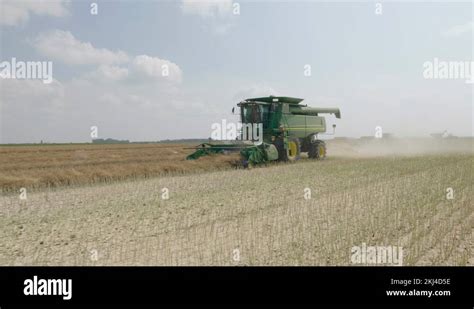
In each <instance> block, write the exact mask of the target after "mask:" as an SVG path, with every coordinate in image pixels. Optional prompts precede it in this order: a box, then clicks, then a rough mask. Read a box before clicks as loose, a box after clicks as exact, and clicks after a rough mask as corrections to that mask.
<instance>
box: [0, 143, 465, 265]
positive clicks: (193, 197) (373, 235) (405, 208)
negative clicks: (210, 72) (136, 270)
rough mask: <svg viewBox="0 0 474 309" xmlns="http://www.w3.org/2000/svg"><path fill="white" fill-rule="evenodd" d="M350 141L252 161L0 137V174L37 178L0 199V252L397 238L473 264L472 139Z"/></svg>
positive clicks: (127, 255)
mask: <svg viewBox="0 0 474 309" xmlns="http://www.w3.org/2000/svg"><path fill="white" fill-rule="evenodd" d="M463 143H464V142H463ZM359 146H360V147H359V148H355V147H353V145H352V146H351V145H348V144H347V143H345V142H336V141H335V142H333V143H330V144H329V151H328V152H329V157H328V158H327V159H326V160H323V161H311V160H308V159H304V160H301V161H300V162H296V163H289V164H271V165H269V166H266V167H262V168H254V169H251V170H246V169H235V168H232V167H231V166H230V165H229V162H228V160H230V159H231V157H226V156H222V157H217V156H215V157H209V158H201V159H200V160H198V161H191V162H189V161H188V162H186V161H183V157H184V156H183V155H186V154H188V153H189V151H184V150H181V149H180V148H179V147H171V146H163V145H160V146H156V145H149V146H148V145H147V146H143V145H141V146H138V145H137V146H133V147H137V148H136V149H130V148H129V146H127V147H123V145H113V146H96V145H94V146H92V145H91V146H90V147H89V146H88V147H85V148H84V149H81V150H79V149H77V148H75V146H61V147H58V148H56V151H51V152H50V153H47V154H45V153H43V152H41V151H44V152H48V151H50V149H46V148H47V147H48V146H44V147H38V148H35V147H27V148H25V149H26V151H24V150H22V149H20V150H19V148H20V147H17V148H16V149H15V147H12V148H9V149H7V150H5V149H6V148H3V147H2V150H1V151H2V157H1V160H2V163H1V166H2V170H1V172H2V174H1V178H0V179H1V180H2V184H7V185H6V186H7V187H8V188H12V182H11V179H13V177H16V179H17V182H16V183H14V184H15V186H22V187H26V186H28V185H24V181H25V180H28V181H30V182H29V184H31V185H33V186H34V187H35V186H36V188H35V189H34V190H27V191H26V197H25V198H20V196H19V192H16V191H15V190H13V191H11V190H10V191H8V192H4V193H3V195H2V197H1V199H0V227H1V230H2V231H1V233H0V235H1V236H0V238H1V241H0V265H353V264H352V261H351V248H353V247H354V246H361V244H367V245H368V246H396V247H401V248H403V265H474V256H473V250H474V230H473V226H474V204H473V195H474V193H473V192H474V191H473V183H474V182H473V173H472V171H473V167H474V156H473V153H472V150H471V149H472V142H471V141H468V142H467V146H466V145H464V146H462V147H460V148H458V149H457V150H456V151H455V150H452V151H448V152H446V153H442V151H432V150H433V149H430V151H431V152H432V153H420V152H419V151H414V152H413V151H409V152H406V153H393V152H391V151H389V150H390V149H391V148H390V147H388V146H387V145H385V146H387V147H384V148H383V149H384V150H385V151H388V153H391V154H390V155H387V153H385V152H383V154H382V155H380V153H382V152H379V155H377V153H376V152H375V148H374V147H372V146H373V145H372V146H370V145H365V146H364V147H362V146H361V145H359ZM445 146H446V145H442V146H441V147H438V146H436V149H438V150H443V149H445ZM51 147H56V146H51ZM133 147H132V148H133ZM140 147H141V148H140ZM400 148H403V147H399V145H396V146H395V147H394V149H400ZM104 149H107V151H105V150H104ZM403 149H406V148H403ZM412 149H415V148H412ZM451 149H452V148H451ZM379 150H380V149H379ZM15 151H17V152H16V153H15ZM175 152H177V153H175ZM5 154H6V155H5ZM139 154H141V155H139ZM331 154H332V156H331ZM6 156H9V157H10V158H13V160H6V159H5V158H6ZM26 158H29V159H28V160H26ZM25 160H26V161H25ZM81 162H82V163H84V164H83V165H81ZM22 164H25V166H29V167H24V166H22ZM167 164H171V165H167ZM172 164H175V165H174V167H173V168H171V167H170V166H173V165H172ZM4 166H7V167H9V169H6V170H5V169H3V167H4ZM15 166H16V168H17V170H18V171H17V172H13V171H15V168H14V167H15ZM42 167H44V169H42ZM220 168H222V170H216V169H220ZM62 169H65V171H62ZM130 169H131V171H130ZM193 169H194V171H196V172H192V173H191V172H189V173H188V172H187V171H191V170H193ZM96 170H97V171H98V172H97V173H99V174H95V173H96V172H95V171H96ZM55 171H58V173H59V174H60V176H57V175H55ZM143 171H146V173H144V174H146V177H143V176H144V174H142V175H140V174H141V173H143ZM171 171H173V172H175V171H177V172H179V174H169V172H171ZM185 171H186V172H185ZM198 171H199V172H198ZM5 175H7V176H8V177H10V178H8V179H9V180H10V182H8V180H5V179H6V176H5ZM71 175H72V176H73V177H72V178H71V179H73V180H71V181H66V180H65V179H68V177H71ZM91 175H94V176H91ZM96 175H100V177H103V178H100V177H99V176H96ZM104 175H107V177H109V178H107V177H104ZM128 176H131V178H130V177H128ZM155 176H156V177H155ZM88 177H89V178H88ZM97 177H99V178H97ZM45 179H53V180H52V181H51V182H48V181H50V180H48V181H46V182H45ZM56 179H62V180H61V181H57V180H56ZM98 179H107V181H98ZM108 179H111V180H120V179H122V180H120V181H108ZM54 181H56V182H54ZM42 183H58V184H62V185H60V186H56V187H41V184H42ZM66 183H69V185H64V184H66ZM76 183H77V184H80V185H76ZM308 192H310V194H309V195H308Z"/></svg>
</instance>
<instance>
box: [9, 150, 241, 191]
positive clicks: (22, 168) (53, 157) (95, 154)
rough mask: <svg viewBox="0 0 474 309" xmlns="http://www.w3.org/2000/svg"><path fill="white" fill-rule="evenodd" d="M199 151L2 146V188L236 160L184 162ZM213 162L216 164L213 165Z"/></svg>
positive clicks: (149, 174)
mask: <svg viewBox="0 0 474 309" xmlns="http://www.w3.org/2000/svg"><path fill="white" fill-rule="evenodd" d="M192 146H195V145H186V144H183V145H176V144H166V145H163V144H110V145H107V144H101V145H99V144H72V145H34V146H0V167H1V169H0V188H1V190H2V191H4V192H11V191H18V190H19V189H20V188H27V189H30V188H44V187H56V186H64V185H80V184H90V183H97V182H110V181H115V180H123V179H130V178H147V177H152V176H158V175H166V174H180V173H187V172H197V171H207V170H218V169H221V168H228V167H229V165H230V164H231V163H232V162H233V160H234V159H235V158H234V157H232V156H220V157H219V158H212V159H210V158H202V160H199V161H186V160H185V158H186V155H187V154H189V153H190V152H192V150H190V149H186V148H189V147H192ZM210 161H212V163H210Z"/></svg>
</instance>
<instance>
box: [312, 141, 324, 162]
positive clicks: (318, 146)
mask: <svg viewBox="0 0 474 309" xmlns="http://www.w3.org/2000/svg"><path fill="white" fill-rule="evenodd" d="M308 157H309V158H310V159H317V160H323V159H324V158H326V143H325V142H323V141H320V140H317V141H314V142H312V143H311V144H310V145H309V151H308Z"/></svg>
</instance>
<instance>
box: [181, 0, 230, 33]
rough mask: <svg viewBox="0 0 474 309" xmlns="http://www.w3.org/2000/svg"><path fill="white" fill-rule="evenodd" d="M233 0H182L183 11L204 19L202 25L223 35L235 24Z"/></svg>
mask: <svg viewBox="0 0 474 309" xmlns="http://www.w3.org/2000/svg"><path fill="white" fill-rule="evenodd" d="M233 10H234V4H233V2H232V0H182V2H181V11H182V12H183V13H184V14H185V15H195V16H198V17H200V18H201V19H203V20H204V22H203V23H202V25H201V26H203V28H205V29H206V30H210V31H211V32H214V33H215V34H218V35H223V34H226V33H228V32H229V30H230V29H231V28H232V27H233V26H234V25H235V20H236V19H235V17H236V16H237V15H234V12H233Z"/></svg>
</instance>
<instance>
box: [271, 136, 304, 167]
mask: <svg viewBox="0 0 474 309" xmlns="http://www.w3.org/2000/svg"><path fill="white" fill-rule="evenodd" d="M274 145H275V147H276V148H277V150H278V161H283V162H287V161H296V160H298V159H299V158H300V155H301V145H300V140H299V139H298V138H295V137H290V138H288V147H287V148H286V149H285V144H284V142H283V139H282V138H279V139H278V140H276V141H275V144H274Z"/></svg>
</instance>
